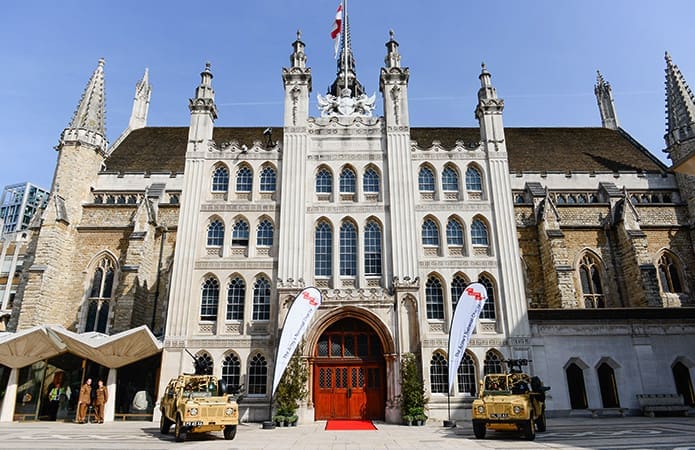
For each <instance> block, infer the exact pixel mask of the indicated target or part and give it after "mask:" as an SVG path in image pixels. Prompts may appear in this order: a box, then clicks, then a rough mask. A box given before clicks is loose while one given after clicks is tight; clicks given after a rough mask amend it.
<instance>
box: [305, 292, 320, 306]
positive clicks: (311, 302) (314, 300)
mask: <svg viewBox="0 0 695 450" xmlns="http://www.w3.org/2000/svg"><path fill="white" fill-rule="evenodd" d="M302 296H303V297H304V300H306V301H308V302H309V304H310V305H311V306H316V305H318V303H317V302H316V299H314V297H312V296H311V294H309V293H308V292H304V294H303V295H302Z"/></svg>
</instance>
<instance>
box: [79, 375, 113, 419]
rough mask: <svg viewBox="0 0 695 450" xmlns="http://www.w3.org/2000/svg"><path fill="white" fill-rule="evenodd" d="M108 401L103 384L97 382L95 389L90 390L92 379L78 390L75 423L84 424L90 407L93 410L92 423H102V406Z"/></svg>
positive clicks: (99, 381)
mask: <svg viewBox="0 0 695 450" xmlns="http://www.w3.org/2000/svg"><path fill="white" fill-rule="evenodd" d="M108 399H109V392H108V390H107V389H106V386H104V382H103V381H101V380H98V381H97V387H96V388H92V379H91V378H87V381H85V383H84V384H83V385H82V387H81V388H80V396H79V398H78V399H77V416H76V418H75V422H77V423H86V418H87V408H88V407H89V405H92V407H93V408H94V422H95V423H104V405H105V404H106V402H107V401H108Z"/></svg>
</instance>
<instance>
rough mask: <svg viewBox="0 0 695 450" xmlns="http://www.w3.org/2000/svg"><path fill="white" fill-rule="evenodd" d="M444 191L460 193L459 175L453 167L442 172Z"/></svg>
mask: <svg viewBox="0 0 695 450" xmlns="http://www.w3.org/2000/svg"><path fill="white" fill-rule="evenodd" d="M442 190H444V191H448V192H458V190H459V175H458V173H456V171H455V170H454V169H453V168H451V167H445V168H444V170H442Z"/></svg>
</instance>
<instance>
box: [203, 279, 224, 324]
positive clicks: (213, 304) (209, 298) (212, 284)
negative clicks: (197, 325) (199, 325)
mask: <svg viewBox="0 0 695 450" xmlns="http://www.w3.org/2000/svg"><path fill="white" fill-rule="evenodd" d="M219 298H220V283H219V282H218V281H217V278H214V277H210V278H208V279H206V280H205V281H204V282H203V289H202V293H201V299H200V320H215V319H217V304H218V302H219Z"/></svg>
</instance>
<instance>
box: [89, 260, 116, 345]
mask: <svg viewBox="0 0 695 450" xmlns="http://www.w3.org/2000/svg"><path fill="white" fill-rule="evenodd" d="M114 274H115V271H114V267H113V262H112V261H111V259H110V258H103V259H102V260H101V261H99V264H97V268H96V269H95V270H94V276H93V278H92V287H91V289H90V290H89V297H88V298H87V315H86V320H85V327H84V331H85V332H86V331H98V332H99V333H106V328H107V327H108V322H109V311H110V308H111V297H112V294H113V279H114Z"/></svg>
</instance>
